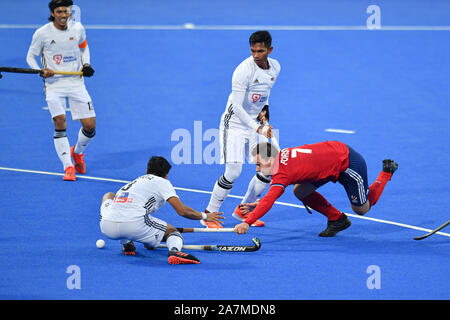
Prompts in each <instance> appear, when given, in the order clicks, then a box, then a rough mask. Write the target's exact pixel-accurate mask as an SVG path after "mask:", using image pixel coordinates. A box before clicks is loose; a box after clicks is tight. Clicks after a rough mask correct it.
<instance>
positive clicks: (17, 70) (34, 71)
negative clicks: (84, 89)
mask: <svg viewBox="0 0 450 320" xmlns="http://www.w3.org/2000/svg"><path fill="white" fill-rule="evenodd" d="M2 72H11V73H28V74H39V73H43V72H44V71H43V70H41V69H25V68H14V67H0V79H1V78H2V74H1V73H2ZM53 72H54V73H55V74H64V75H70V76H82V75H83V72H81V71H79V72H74V71H53Z"/></svg>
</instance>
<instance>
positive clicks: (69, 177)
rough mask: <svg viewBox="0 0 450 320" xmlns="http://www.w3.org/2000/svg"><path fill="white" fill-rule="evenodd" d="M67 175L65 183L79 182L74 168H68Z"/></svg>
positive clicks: (64, 178) (65, 175)
mask: <svg viewBox="0 0 450 320" xmlns="http://www.w3.org/2000/svg"><path fill="white" fill-rule="evenodd" d="M65 171H66V173H65V174H64V177H63V180H65V181H75V180H77V177H76V176H75V169H74V167H72V166H70V167H67V168H66V170H65Z"/></svg>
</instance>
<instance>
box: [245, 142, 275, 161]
mask: <svg viewBox="0 0 450 320" xmlns="http://www.w3.org/2000/svg"><path fill="white" fill-rule="evenodd" d="M278 152H280V150H278V148H276V147H275V146H274V145H273V144H271V143H270V142H261V143H258V144H257V145H256V147H254V148H253V150H252V152H251V154H252V156H253V157H254V156H256V155H257V154H259V155H260V156H261V157H262V158H263V159H264V160H268V159H270V158H276V156H277V155H278Z"/></svg>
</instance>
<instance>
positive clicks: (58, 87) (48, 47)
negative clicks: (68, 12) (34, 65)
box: [28, 21, 89, 91]
mask: <svg viewBox="0 0 450 320" xmlns="http://www.w3.org/2000/svg"><path fill="white" fill-rule="evenodd" d="M86 46H87V42H86V32H85V30H84V27H83V25H82V24H81V23H80V22H73V21H72V22H70V23H69V24H68V26H67V29H66V30H59V29H57V28H56V27H55V26H54V25H53V22H49V23H47V24H46V25H44V26H42V27H41V28H39V29H37V30H36V32H35V33H34V35H33V39H32V41H31V45H30V48H29V50H28V52H29V54H30V53H31V54H32V55H33V56H41V61H42V67H43V68H49V69H51V70H54V71H80V70H81V68H82V66H83V64H84V63H89V61H84V62H83V61H82V59H81V52H80V49H83V48H85V47H86ZM80 87H84V80H83V77H80V76H66V75H55V76H53V77H49V78H46V79H45V88H46V89H51V90H55V91H68V90H77V89H79V88H80Z"/></svg>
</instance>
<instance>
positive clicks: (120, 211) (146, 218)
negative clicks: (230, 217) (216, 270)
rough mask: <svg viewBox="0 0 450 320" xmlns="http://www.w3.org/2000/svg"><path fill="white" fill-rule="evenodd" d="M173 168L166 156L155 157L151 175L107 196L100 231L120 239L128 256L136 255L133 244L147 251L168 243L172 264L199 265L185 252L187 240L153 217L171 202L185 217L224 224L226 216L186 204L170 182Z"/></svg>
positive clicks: (150, 168)
mask: <svg viewBox="0 0 450 320" xmlns="http://www.w3.org/2000/svg"><path fill="white" fill-rule="evenodd" d="M170 168H171V165H170V164H169V162H168V161H167V160H166V159H164V158H163V157H152V158H151V159H150V160H149V161H148V164H147V174H145V175H143V176H140V177H138V178H137V179H135V180H134V181H132V182H130V183H128V184H126V185H125V186H123V187H122V188H120V189H119V190H118V191H117V192H116V193H112V192H108V193H106V194H105V195H104V196H103V199H102V204H101V208H100V229H101V231H102V233H103V234H104V235H106V236H107V237H109V238H111V239H116V240H120V242H121V244H122V245H123V253H124V254H125V255H134V254H135V252H136V247H135V246H134V243H133V241H137V242H141V243H143V244H144V245H145V246H146V247H147V248H148V247H152V248H156V247H158V245H159V244H160V242H161V241H165V242H166V244H167V248H168V249H169V258H168V262H169V263H170V264H198V263H200V261H199V260H198V259H197V258H196V257H194V256H192V255H190V254H187V253H184V252H182V251H181V249H182V247H183V237H182V236H181V234H180V232H179V231H178V230H177V229H176V228H175V227H173V226H172V225H170V224H168V223H167V222H165V221H163V220H161V219H158V218H156V217H154V216H153V214H154V213H155V212H156V211H157V210H158V209H160V208H161V207H162V206H163V205H164V204H165V203H166V202H168V203H169V204H170V205H171V206H172V207H173V208H174V209H175V211H176V212H177V213H178V214H179V215H180V216H182V217H185V218H187V219H191V220H201V219H202V220H204V221H208V222H214V223H217V224H220V223H221V222H220V220H219V219H223V216H222V213H204V212H198V211H196V210H194V209H192V208H190V207H188V206H186V205H184V204H183V203H182V202H181V200H180V199H179V198H178V196H177V194H176V192H175V189H174V187H173V186H172V184H171V183H170V181H169V180H167V175H168V173H169V170H170Z"/></svg>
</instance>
